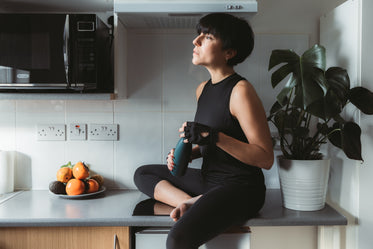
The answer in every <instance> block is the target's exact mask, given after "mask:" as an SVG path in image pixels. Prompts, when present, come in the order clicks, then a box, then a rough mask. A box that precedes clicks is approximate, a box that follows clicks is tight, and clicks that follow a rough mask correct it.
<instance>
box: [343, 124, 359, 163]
mask: <svg viewBox="0 0 373 249" xmlns="http://www.w3.org/2000/svg"><path fill="white" fill-rule="evenodd" d="M360 136H361V129H360V126H359V125H357V124H356V123H354V122H346V123H345V124H344V125H343V128H342V148H343V151H344V153H345V154H346V156H347V157H348V158H350V159H354V160H363V158H362V157H361V140H360Z"/></svg>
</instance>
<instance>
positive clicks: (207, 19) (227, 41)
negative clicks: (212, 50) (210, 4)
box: [196, 13, 254, 66]
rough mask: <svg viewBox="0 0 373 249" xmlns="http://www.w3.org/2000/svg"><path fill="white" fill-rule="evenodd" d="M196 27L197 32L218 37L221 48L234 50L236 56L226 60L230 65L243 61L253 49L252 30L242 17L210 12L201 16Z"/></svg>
mask: <svg viewBox="0 0 373 249" xmlns="http://www.w3.org/2000/svg"><path fill="white" fill-rule="evenodd" d="M196 29H197V33H198V34H201V33H205V34H212V35H214V36H216V37H217V38H219V39H220V40H221V41H222V43H223V50H227V49H233V50H236V52H237V54H236V56H234V57H233V58H231V59H229V60H228V62H227V64H228V65H230V66H235V65H237V64H238V63H241V62H243V61H244V60H245V59H246V58H247V57H248V56H249V55H250V54H251V52H252V51H253V49H254V32H253V30H252V28H251V26H250V24H249V23H248V22H247V21H246V20H244V19H242V18H238V17H235V16H233V15H230V14H226V13H212V14H208V15H206V16H204V17H202V18H201V19H200V20H199V23H198V24H197V27H196Z"/></svg>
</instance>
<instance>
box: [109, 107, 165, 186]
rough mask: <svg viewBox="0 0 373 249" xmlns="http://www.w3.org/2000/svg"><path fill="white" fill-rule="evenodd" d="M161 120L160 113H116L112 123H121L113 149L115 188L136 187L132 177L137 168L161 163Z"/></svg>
mask: <svg viewBox="0 0 373 249" xmlns="http://www.w3.org/2000/svg"><path fill="white" fill-rule="evenodd" d="M161 118H162V115H161V113H160V112H137V113H135V112H128V113H115V119H114V120H115V122H117V123H119V124H121V128H120V141H118V142H115V148H114V151H115V162H114V180H115V185H116V187H117V188H135V185H134V183H133V174H134V172H135V170H136V169H137V168H138V167H139V166H141V165H144V164H159V163H162V136H163V135H162V120H161Z"/></svg>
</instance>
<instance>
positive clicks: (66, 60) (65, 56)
mask: <svg viewBox="0 0 373 249" xmlns="http://www.w3.org/2000/svg"><path fill="white" fill-rule="evenodd" d="M69 34H70V32H69V15H66V19H65V30H64V33H63V41H64V44H63V61H64V66H65V76H66V82H67V84H68V85H70V84H69V38H70V37H69Z"/></svg>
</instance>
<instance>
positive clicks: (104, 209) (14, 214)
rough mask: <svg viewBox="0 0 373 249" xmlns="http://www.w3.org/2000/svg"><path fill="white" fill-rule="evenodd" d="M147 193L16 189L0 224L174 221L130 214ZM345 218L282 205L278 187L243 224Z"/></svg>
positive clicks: (1, 207)
mask: <svg viewBox="0 0 373 249" xmlns="http://www.w3.org/2000/svg"><path fill="white" fill-rule="evenodd" d="M144 199H147V197H146V196H145V195H144V194H142V193H140V192H139V191H136V190H107V191H105V192H104V193H102V194H99V195H97V196H95V197H94V198H87V199H64V198H60V197H58V196H55V195H53V194H51V193H50V192H49V191H48V190H31V191H21V192H17V193H16V194H15V195H14V196H13V197H11V198H8V199H7V200H6V201H3V202H1V203H0V227H40V226H157V227H170V226H172V225H173V224H174V222H173V221H172V219H171V218H169V217H168V216H132V212H133V210H134V208H135V206H136V204H137V203H138V202H139V201H141V200H144ZM346 224H347V219H346V218H345V217H344V216H343V215H341V214H340V213H338V212H337V211H336V210H334V209H333V208H332V207H330V206H329V205H326V206H325V208H323V209H322V210H320V211H312V212H301V211H294V210H289V209H286V208H284V207H282V201H281V193H280V190H278V189H269V190H267V198H266V203H265V205H264V207H263V208H262V210H261V211H260V213H259V214H258V216H257V217H255V218H252V219H250V220H249V221H247V222H246V223H245V225H246V226H329V225H346Z"/></svg>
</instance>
